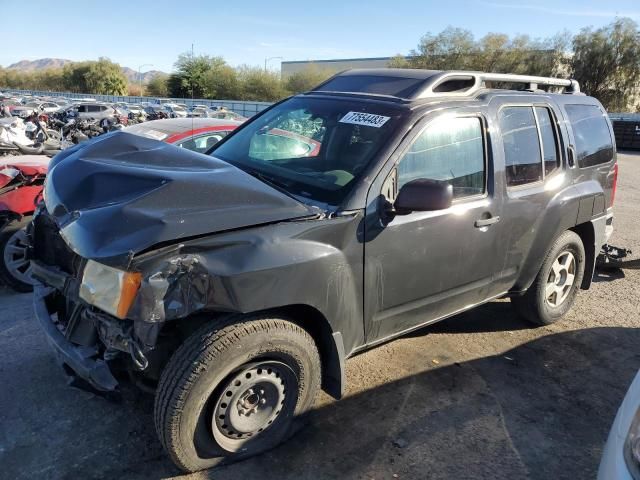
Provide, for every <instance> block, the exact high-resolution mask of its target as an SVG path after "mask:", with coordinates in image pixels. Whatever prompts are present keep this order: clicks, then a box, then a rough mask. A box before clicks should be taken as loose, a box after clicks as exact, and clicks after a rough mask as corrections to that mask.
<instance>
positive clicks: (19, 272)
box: [3, 229, 33, 285]
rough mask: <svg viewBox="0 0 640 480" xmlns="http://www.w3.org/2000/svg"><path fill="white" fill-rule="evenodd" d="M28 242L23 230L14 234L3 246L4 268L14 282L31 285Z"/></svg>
mask: <svg viewBox="0 0 640 480" xmlns="http://www.w3.org/2000/svg"><path fill="white" fill-rule="evenodd" d="M28 245H29V241H28V238H27V232H26V231H25V230H24V229H21V230H18V231H16V232H14V234H13V235H11V237H9V240H8V241H7V243H6V244H5V246H4V252H3V260H4V266H5V268H6V269H7V271H8V272H9V274H10V275H11V276H12V277H13V278H15V279H16V280H18V281H20V282H22V283H26V284H28V285H33V279H32V278H31V262H30V261H29V259H28V257H27V249H28Z"/></svg>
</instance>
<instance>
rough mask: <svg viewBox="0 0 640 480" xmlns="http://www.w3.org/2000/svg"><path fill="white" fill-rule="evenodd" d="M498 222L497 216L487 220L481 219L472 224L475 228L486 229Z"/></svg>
mask: <svg viewBox="0 0 640 480" xmlns="http://www.w3.org/2000/svg"><path fill="white" fill-rule="evenodd" d="M499 221H500V217H499V216H497V215H496V216H495V217H489V218H481V219H480V220H476V222H475V223H474V224H473V226H474V227H476V228H482V227H488V226H489V225H493V224H494V223H498V222H499Z"/></svg>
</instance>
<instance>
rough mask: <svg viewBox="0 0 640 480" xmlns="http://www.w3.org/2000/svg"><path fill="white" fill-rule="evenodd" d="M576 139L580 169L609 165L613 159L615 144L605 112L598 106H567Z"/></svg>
mask: <svg viewBox="0 0 640 480" xmlns="http://www.w3.org/2000/svg"><path fill="white" fill-rule="evenodd" d="M564 108H565V110H566V111H567V115H569V122H570V123H571V127H572V128H573V134H574V136H575V139H576V152H577V157H578V165H579V166H580V168H584V167H591V166H593V165H599V164H601V163H607V162H609V161H610V160H611V159H612V158H613V142H612V141H611V134H610V133H609V124H608V123H607V120H606V119H605V116H604V112H602V110H600V108H599V107H598V106H596V105H566V106H565V107H564Z"/></svg>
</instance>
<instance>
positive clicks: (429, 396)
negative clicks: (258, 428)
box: [0, 154, 640, 480]
mask: <svg viewBox="0 0 640 480" xmlns="http://www.w3.org/2000/svg"><path fill="white" fill-rule="evenodd" d="M619 161H620V181H619V187H618V194H617V200H616V221H615V227H616V231H615V233H614V237H613V238H612V239H611V243H613V244H614V245H620V246H624V247H627V248H631V249H632V250H634V251H635V252H636V253H638V254H640V222H639V218H640V217H639V214H638V206H639V205H640V155H638V154H634V155H631V154H628V155H623V154H620V155H619ZM639 291H640V271H627V272H625V273H624V274H620V275H614V276H604V275H598V277H597V278H596V283H594V285H593V287H592V288H591V290H589V291H588V292H582V293H581V294H580V295H579V296H578V300H577V303H576V305H575V307H574V309H573V310H572V312H571V313H570V314H569V315H568V318H566V319H565V320H564V321H562V322H561V323H560V324H557V325H553V326H550V327H545V328H530V327H529V326H528V325H526V324H525V323H523V322H522V321H520V320H519V319H518V318H516V317H515V315H514V314H513V312H512V310H511V308H510V305H509V302H508V301H497V302H492V303H490V304H488V305H485V306H483V307H480V308H478V309H476V310H474V311H472V312H468V313H466V314H463V315H459V316H456V317H454V318H451V319H449V320H447V321H445V322H442V323H440V324H437V325H434V326H432V327H429V328H425V329H423V330H420V331H419V332H417V333H414V334H411V335H409V336H406V337H404V338H401V339H399V340H396V341H394V342H391V343H389V344H387V345H384V346H382V347H380V348H377V349H374V350H372V351H369V352H367V353H364V354H361V355H359V356H357V357H355V358H353V359H351V360H350V361H349V362H348V374H347V376H348V382H349V391H348V396H347V398H346V399H344V400H342V401H340V402H334V401H332V400H331V399H329V398H328V397H327V396H325V395H324V394H322V395H320V396H319V397H318V401H317V405H316V409H315V411H314V413H313V415H312V418H311V421H310V424H309V425H308V426H307V428H306V429H305V430H303V431H302V432H300V433H299V434H298V435H297V436H295V437H294V438H293V439H291V440H290V441H289V442H288V443H286V444H284V445H283V446H281V447H279V448H278V449H276V450H273V451H272V452H269V453H267V454H264V455H261V456H259V457H256V458H253V459H250V460H247V461H244V462H241V463H238V464H235V465H231V466H228V467H223V468H220V469H217V470H213V471H209V472H201V473H198V474H194V475H191V476H182V477H181V476H180V474H179V472H178V471H177V470H176V469H175V468H174V467H173V466H172V464H171V463H170V462H169V461H168V460H167V459H166V458H165V457H164V455H163V452H162V450H161V447H160V446H159V443H158V441H157V440H156V436H155V431H154V429H153V422H152V417H151V413H152V402H151V401H150V399H149V398H148V397H146V396H144V395H142V394H137V393H135V392H133V391H129V390H127V391H126V392H125V399H124V401H123V402H122V403H121V404H114V403H110V402H108V401H106V400H104V399H102V398H99V397H96V396H94V395H92V394H89V393H86V392H82V391H78V390H75V389H72V388H69V387H67V386H66V384H65V380H64V377H63V375H62V374H61V373H60V371H59V369H58V366H57V365H56V364H55V362H54V359H53V355H52V354H51V353H50V352H49V348H48V346H47V345H46V343H45V340H44V338H43V336H42V335H41V334H40V332H39V331H38V328H37V326H36V322H35V319H34V317H33V315H32V313H31V305H30V296H29V295H18V294H14V293H11V292H9V291H8V290H2V289H0V305H2V309H1V311H0V477H2V478H8V479H9V478H10V479H35V478H53V479H57V478H104V477H107V478H189V479H201V478H202V479H204V478H212V479H246V478H251V477H253V478H261V479H271V478H276V479H333V478H336V479H337V478H339V479H360V478H362V479H371V478H375V479H383V478H407V479H423V478H430V479H432V478H433V479H438V478H443V479H457V480H460V479H478V478H492V479H502V478H504V479H520V478H531V479H550V478H553V479H562V478H566V479H577V478H593V477H594V476H595V472H596V470H597V466H598V462H599V458H600V454H601V451H602V446H603V444H604V441H605V439H606V436H607V433H608V430H609V427H610V425H611V422H612V421H613V417H614V415H615V412H616V409H617V408H618V405H619V404H620V402H621V400H622V398H623V396H624V393H625V391H626V389H627V387H628V385H629V383H630V382H631V379H632V378H633V375H634V374H635V372H636V370H637V369H638V368H640V351H639V350H638V345H639V344H640V330H639V329H638V327H639V326H640V306H639V302H638V292H639Z"/></svg>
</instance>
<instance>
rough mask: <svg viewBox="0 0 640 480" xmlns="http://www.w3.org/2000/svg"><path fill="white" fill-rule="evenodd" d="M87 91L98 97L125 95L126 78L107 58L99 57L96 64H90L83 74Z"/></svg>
mask: <svg viewBox="0 0 640 480" xmlns="http://www.w3.org/2000/svg"><path fill="white" fill-rule="evenodd" d="M85 81H86V84H87V90H88V92H90V93H97V94H100V95H126V94H127V78H126V77H125V76H124V74H123V73H122V68H120V65H118V64H117V63H113V62H112V61H111V60H109V59H108V58H104V57H101V58H100V59H99V60H98V61H97V62H90V64H89V69H88V71H87V73H86V74H85Z"/></svg>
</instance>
